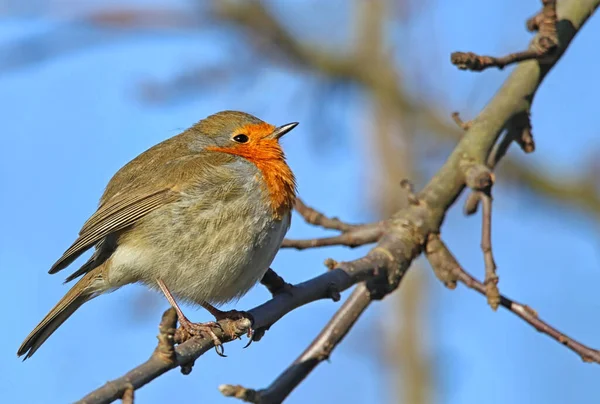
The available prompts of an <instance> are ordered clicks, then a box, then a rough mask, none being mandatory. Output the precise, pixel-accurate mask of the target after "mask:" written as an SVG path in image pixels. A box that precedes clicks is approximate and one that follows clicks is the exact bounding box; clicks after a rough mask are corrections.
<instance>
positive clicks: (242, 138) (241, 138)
mask: <svg viewBox="0 0 600 404" xmlns="http://www.w3.org/2000/svg"><path fill="white" fill-rule="evenodd" d="M233 140H234V141H236V142H238V143H246V142H247V141H248V136H246V135H244V134H241V135H235V136H234V137H233Z"/></svg>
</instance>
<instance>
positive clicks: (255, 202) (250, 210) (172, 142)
mask: <svg viewBox="0 0 600 404" xmlns="http://www.w3.org/2000/svg"><path fill="white" fill-rule="evenodd" d="M296 125H298V123H297V122H294V123H289V124H287V125H283V126H280V127H275V126H273V125H270V124H268V123H266V122H263V121H261V120H260V119H258V118H256V117H254V116H252V115H250V114H246V113H243V112H236V111H224V112H219V113H217V114H214V115H211V116H209V117H207V118H206V119H204V120H201V121H200V122H198V123H196V124H195V125H194V126H192V127H191V128H189V129H187V130H186V131H184V132H183V133H181V134H179V135H177V136H174V137H172V138H170V139H167V140H165V141H164V142H162V143H159V144H157V145H156V146H154V147H152V148H150V149H148V150H147V151H145V152H144V153H142V154H140V155H139V156H138V157H136V158H135V159H133V160H132V161H131V162H129V163H127V164H126V165H125V166H124V167H123V168H121V169H120V170H119V171H118V172H117V173H116V174H115V175H114V176H113V177H112V179H111V180H110V182H109V183H108V185H107V187H106V190H105V191H104V194H103V195H102V197H101V199H100V204H99V208H98V210H97V211H96V212H95V213H94V214H93V215H92V216H91V217H90V218H89V220H88V221H87V222H86V223H85V224H84V225H83V227H82V229H81V231H80V232H79V237H78V238H77V240H75V242H74V243H73V245H71V247H69V249H67V251H65V253H64V254H63V255H62V257H60V259H59V260H58V261H57V262H56V263H55V264H54V265H53V266H52V268H51V269H50V271H49V273H51V274H54V273H57V272H58V271H60V270H62V269H64V268H66V267H67V266H68V265H69V264H71V263H72V262H73V261H74V260H75V259H76V258H77V257H79V256H80V255H81V254H83V253H84V252H85V251H87V250H88V249H90V248H91V247H94V248H95V251H94V254H93V255H92V257H91V258H90V259H89V260H88V261H87V262H86V263H85V264H83V266H82V267H81V268H79V269H78V270H77V271H75V272H74V273H73V274H72V275H70V276H69V277H67V279H66V282H69V281H72V280H74V279H76V278H79V277H81V279H80V280H79V281H78V282H77V283H76V284H75V285H74V286H73V287H72V288H71V289H70V290H69V291H68V292H67V294H66V295H65V296H64V297H63V298H62V299H61V300H60V301H59V302H58V304H57V305H56V306H54V308H53V309H52V310H51V311H50V313H48V315H46V317H44V319H43V320H42V321H41V323H40V324H39V325H38V326H37V327H35V329H34V330H33V331H32V332H31V333H30V334H29V335H28V336H27V338H25V341H24V342H23V344H22V345H21V347H20V348H19V350H18V352H17V355H19V356H22V355H25V359H27V358H29V357H30V356H31V355H33V354H34V353H35V351H37V349H38V348H39V347H40V346H41V345H42V344H43V343H44V341H46V339H47V338H48V337H49V336H50V335H51V334H52V333H53V332H54V331H55V330H56V329H57V328H58V327H59V326H60V325H61V324H62V323H63V322H65V320H67V318H69V317H70V316H71V315H72V314H73V313H74V312H75V310H77V309H78V308H79V307H81V305H83V304H84V303H86V302H88V301H90V300H91V299H93V298H95V297H96V296H99V295H101V294H104V293H107V292H110V291H113V290H115V289H118V288H120V287H121V286H124V285H127V284H130V283H136V282H139V283H142V284H144V285H146V286H148V287H149V288H151V289H156V290H160V291H162V293H163V294H164V295H165V297H166V298H167V300H168V301H169V303H170V304H171V305H172V306H173V308H174V309H175V310H176V311H177V314H178V316H179V322H180V325H181V327H182V328H183V329H184V330H185V331H187V332H188V333H189V334H190V335H199V334H201V333H202V332H205V333H208V334H209V335H210V336H211V337H212V338H213V340H215V343H216V344H219V343H220V341H218V338H217V337H216V335H215V334H214V332H213V331H212V329H211V327H212V326H214V325H215V323H214V322H208V323H203V324H202V323H192V322H191V321H190V320H188V319H187V317H186V316H185V315H184V314H183V313H182V311H181V309H180V307H179V305H178V304H177V302H176V300H175V299H176V298H177V299H180V300H184V301H188V302H193V303H196V304H198V305H201V306H202V307H204V308H206V309H207V310H208V311H209V312H210V313H211V314H212V315H214V316H215V317H216V318H217V320H219V319H222V318H224V317H227V316H228V315H229V314H235V313H234V312H235V310H232V311H231V312H223V311H221V310H219V309H217V308H216V307H214V306H213V305H218V304H222V303H225V302H229V301H231V300H234V299H237V298H240V297H241V296H243V295H244V294H245V293H246V292H247V291H248V290H249V289H250V288H251V287H252V286H254V285H255V284H256V283H257V282H258V281H259V280H260V279H261V278H262V276H263V275H264V274H265V272H266V271H267V270H268V269H269V266H270V264H271V262H272V261H273V259H274V257H275V254H276V253H277V250H278V249H279V247H280V245H281V242H282V240H283V237H284V235H285V233H286V232H287V230H288V228H289V227H290V220H291V210H292V206H293V204H294V201H295V197H296V182H295V179H294V174H293V173H292V171H291V169H290V167H289V166H288V165H287V163H286V161H285V155H284V153H283V150H282V149H281V146H280V144H279V139H280V138H281V137H282V136H283V135H285V134H286V133H288V132H289V131H291V130H292V129H294V128H295V127H296ZM237 313H239V312H237Z"/></svg>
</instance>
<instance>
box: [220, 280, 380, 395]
mask: <svg viewBox="0 0 600 404" xmlns="http://www.w3.org/2000/svg"><path fill="white" fill-rule="evenodd" d="M369 303H371V297H370V293H369V290H368V289H367V287H366V285H365V284H360V285H358V286H357V287H356V288H355V289H354V291H353V292H352V294H350V296H349V297H348V299H347V300H346V301H345V302H344V304H343V305H342V307H340V309H339V310H338V311H337V312H336V313H335V315H334V316H333V318H332V319H331V320H330V321H329V323H327V325H326V326H325V328H323V330H322V331H321V333H320V334H319V335H318V336H317V337H316V338H315V339H314V340H313V342H312V343H311V344H310V345H309V347H308V348H307V349H306V350H305V351H304V352H303V353H302V355H300V356H299V357H298V359H296V360H295V361H294V362H293V363H292V364H291V365H290V366H289V367H288V368H287V369H286V370H285V371H284V372H283V373H282V374H281V375H280V376H279V377H278V378H277V379H276V380H275V381H274V382H273V383H271V385H270V386H269V387H267V388H266V389H263V390H253V389H246V388H244V387H242V386H233V385H230V384H226V385H222V386H220V387H219V390H221V393H223V394H224V395H225V396H228V397H236V398H240V399H242V400H244V401H248V402H252V403H281V402H282V401H283V400H284V399H285V398H286V397H287V396H288V395H289V394H290V393H291V392H292V390H294V389H295V388H296V387H297V386H298V385H299V384H300V383H301V382H302V380H304V379H305V378H306V376H308V374H309V373H310V372H311V371H312V370H313V369H314V368H316V367H317V365H319V363H321V362H323V361H324V360H327V359H329V356H330V355H331V352H332V351H333V350H334V349H335V347H336V346H337V345H338V344H339V343H340V342H341V341H342V340H343V339H344V337H345V336H346V334H348V332H349V331H350V329H351V328H352V326H353V325H354V324H355V323H356V320H358V318H359V316H360V315H361V314H362V313H363V312H364V311H365V310H366V309H367V307H368V306H369Z"/></svg>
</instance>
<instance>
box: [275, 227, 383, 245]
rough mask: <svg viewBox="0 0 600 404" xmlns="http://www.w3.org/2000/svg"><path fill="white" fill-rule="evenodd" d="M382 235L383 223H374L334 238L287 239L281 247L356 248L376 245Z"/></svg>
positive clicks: (354, 228)
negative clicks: (335, 246) (336, 246)
mask: <svg viewBox="0 0 600 404" xmlns="http://www.w3.org/2000/svg"><path fill="white" fill-rule="evenodd" d="M382 234H383V223H372V224H367V225H361V226H356V227H353V228H352V229H351V230H349V231H346V232H345V233H342V234H340V235H338V236H333V237H324V238H314V239H308V240H293V239H285V240H283V243H282V244H281V247H282V248H295V249H296V250H304V249H307V248H317V247H328V246H334V245H345V246H348V247H352V248H354V247H359V246H362V245H365V244H370V243H374V242H376V241H377V240H379V238H380V237H381V235H382Z"/></svg>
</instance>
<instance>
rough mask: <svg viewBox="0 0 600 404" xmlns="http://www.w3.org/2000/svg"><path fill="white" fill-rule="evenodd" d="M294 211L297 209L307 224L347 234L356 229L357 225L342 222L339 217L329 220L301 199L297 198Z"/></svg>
mask: <svg viewBox="0 0 600 404" xmlns="http://www.w3.org/2000/svg"><path fill="white" fill-rule="evenodd" d="M294 209H296V212H298V213H299V214H300V215H301V216H302V217H303V218H304V220H305V221H306V223H309V224H312V225H315V226H320V227H323V228H325V229H330V230H339V231H342V232H346V231H350V230H352V229H353V228H354V227H356V226H355V225H352V224H348V223H344V222H342V221H341V220H340V219H338V218H337V217H332V218H329V217H327V216H325V215H324V214H323V213H321V212H319V211H317V210H315V209H313V208H311V207H310V206H307V205H305V204H304V202H302V200H301V199H300V198H296V204H295V205H294Z"/></svg>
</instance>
